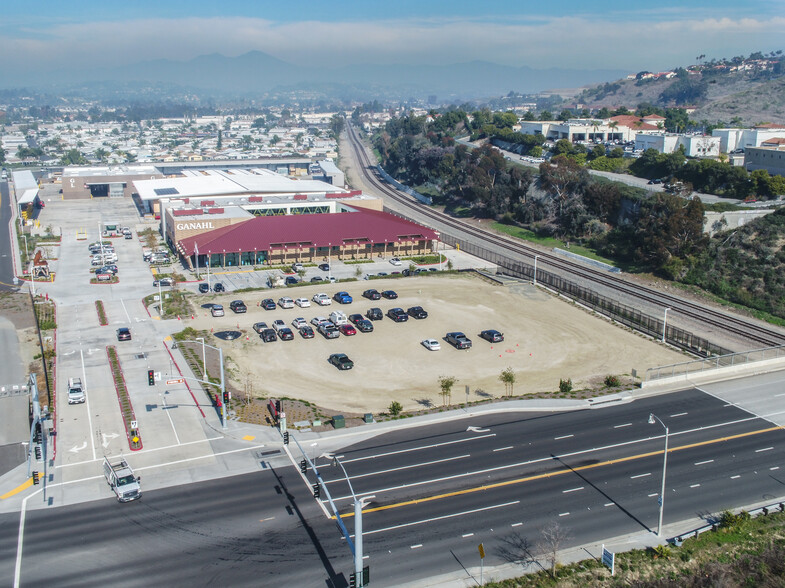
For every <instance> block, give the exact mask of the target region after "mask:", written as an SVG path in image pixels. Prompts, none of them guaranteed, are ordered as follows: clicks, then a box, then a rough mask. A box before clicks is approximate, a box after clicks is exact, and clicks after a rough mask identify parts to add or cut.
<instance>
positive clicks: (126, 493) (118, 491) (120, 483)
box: [104, 457, 142, 502]
mask: <svg viewBox="0 0 785 588" xmlns="http://www.w3.org/2000/svg"><path fill="white" fill-rule="evenodd" d="M104 477H106V482H107V484H109V487H110V488H111V489H112V492H114V493H115V495H116V496H117V500H118V502H130V501H132V500H137V499H139V498H141V497H142V486H141V484H140V481H141V479H140V478H139V477H138V476H135V475H134V471H133V470H132V469H131V466H129V465H128V462H127V461H125V458H123V457H121V458H120V460H119V461H117V462H115V463H111V462H110V461H109V459H108V458H107V457H104Z"/></svg>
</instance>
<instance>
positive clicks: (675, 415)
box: [670, 412, 687, 419]
mask: <svg viewBox="0 0 785 588" xmlns="http://www.w3.org/2000/svg"><path fill="white" fill-rule="evenodd" d="M686 414H687V413H686V412H680V413H677V414H672V415H671V416H670V418H672V419H675V418H676V417H680V416H684V415H686Z"/></svg>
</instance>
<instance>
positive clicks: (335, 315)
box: [330, 310, 349, 327]
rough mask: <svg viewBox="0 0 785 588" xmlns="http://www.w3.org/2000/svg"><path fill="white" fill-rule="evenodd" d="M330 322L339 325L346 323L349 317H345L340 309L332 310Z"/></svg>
mask: <svg viewBox="0 0 785 588" xmlns="http://www.w3.org/2000/svg"><path fill="white" fill-rule="evenodd" d="M330 322H331V323H332V324H334V325H335V326H336V327H340V326H341V325H348V324H349V319H347V318H346V314H345V313H343V312H342V311H340V310H334V311H332V312H331V313H330Z"/></svg>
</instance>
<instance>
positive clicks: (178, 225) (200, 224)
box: [175, 221, 215, 231]
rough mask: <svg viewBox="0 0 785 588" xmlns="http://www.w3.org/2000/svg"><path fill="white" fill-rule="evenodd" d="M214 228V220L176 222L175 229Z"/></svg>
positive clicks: (202, 229) (200, 229) (201, 229)
mask: <svg viewBox="0 0 785 588" xmlns="http://www.w3.org/2000/svg"><path fill="white" fill-rule="evenodd" d="M214 228H215V227H214V226H213V222H212V221H198V222H186V223H175V229H176V230H178V231H209V230H212V229H214Z"/></svg>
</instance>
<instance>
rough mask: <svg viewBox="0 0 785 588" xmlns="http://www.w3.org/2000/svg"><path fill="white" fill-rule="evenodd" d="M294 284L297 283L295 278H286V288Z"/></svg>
mask: <svg viewBox="0 0 785 588" xmlns="http://www.w3.org/2000/svg"><path fill="white" fill-rule="evenodd" d="M296 283H297V278H295V277H294V276H286V285H287V286H291V285H292V284H296Z"/></svg>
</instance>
